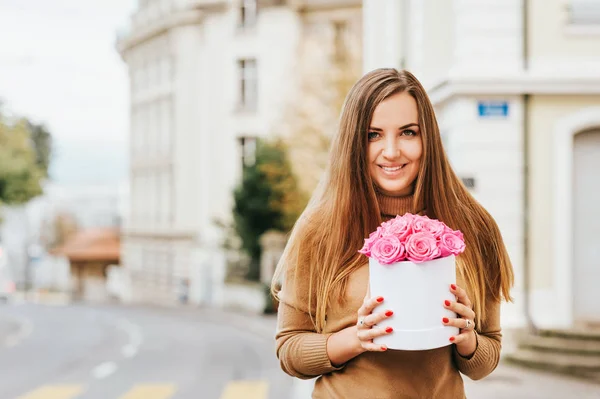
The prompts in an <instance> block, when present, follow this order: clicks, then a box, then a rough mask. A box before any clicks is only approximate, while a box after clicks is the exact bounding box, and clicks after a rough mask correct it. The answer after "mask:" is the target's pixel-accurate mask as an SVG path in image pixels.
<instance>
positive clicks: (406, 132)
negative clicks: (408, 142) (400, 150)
mask: <svg viewBox="0 0 600 399" xmlns="http://www.w3.org/2000/svg"><path fill="white" fill-rule="evenodd" d="M402 134H403V135H404V136H416V135H417V132H415V131H414V130H410V129H408V130H405V131H403V132H402Z"/></svg>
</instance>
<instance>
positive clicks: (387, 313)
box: [385, 310, 394, 317]
mask: <svg viewBox="0 0 600 399" xmlns="http://www.w3.org/2000/svg"><path fill="white" fill-rule="evenodd" d="M393 314H394V312H392V311H391V310H388V311H387V312H385V315H386V316H387V317H390V316H391V315H393Z"/></svg>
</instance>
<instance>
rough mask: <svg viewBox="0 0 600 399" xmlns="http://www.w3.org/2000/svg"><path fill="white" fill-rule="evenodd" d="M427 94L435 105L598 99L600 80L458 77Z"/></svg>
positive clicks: (436, 85)
mask: <svg viewBox="0 0 600 399" xmlns="http://www.w3.org/2000/svg"><path fill="white" fill-rule="evenodd" d="M427 92H428V94H429V98H430V99H431V102H432V103H433V104H434V105H440V104H442V103H444V102H445V101H448V100H449V99H451V98H452V97H455V96H461V95H463V96H464V95H488V96H494V95H504V96H507V95H522V94H533V95H535V94H537V95H600V76H597V77H581V76H560V77H558V76H557V77H547V76H543V77H542V76H538V77H536V76H526V75H523V76H514V77H501V76H498V77H460V78H451V79H446V80H443V81H441V82H439V83H437V84H435V85H433V86H432V87H431V88H429V89H428V91H427Z"/></svg>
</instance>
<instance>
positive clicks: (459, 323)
mask: <svg viewBox="0 0 600 399" xmlns="http://www.w3.org/2000/svg"><path fill="white" fill-rule="evenodd" d="M442 324H444V325H445V326H448V327H457V328H459V329H461V330H465V331H468V330H473V329H474V327H475V323H474V322H473V321H471V325H470V326H469V328H466V324H467V319H455V318H451V319H449V318H447V317H444V318H443V319H442Z"/></svg>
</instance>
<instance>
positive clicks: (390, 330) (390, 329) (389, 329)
mask: <svg viewBox="0 0 600 399" xmlns="http://www.w3.org/2000/svg"><path fill="white" fill-rule="evenodd" d="M392 331H394V329H393V328H392V327H388V328H386V329H385V332H386V333H388V334H389V333H391V332H392Z"/></svg>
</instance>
